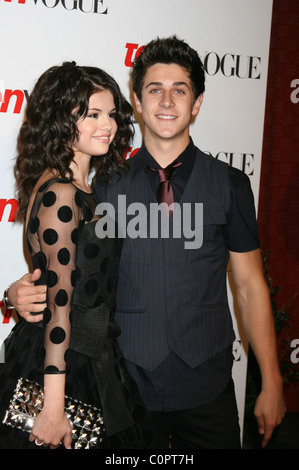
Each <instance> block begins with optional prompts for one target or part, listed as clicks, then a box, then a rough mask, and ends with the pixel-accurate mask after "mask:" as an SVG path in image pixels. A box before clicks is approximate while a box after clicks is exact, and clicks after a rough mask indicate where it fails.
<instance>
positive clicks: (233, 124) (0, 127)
mask: <svg viewBox="0 0 299 470" xmlns="http://www.w3.org/2000/svg"><path fill="white" fill-rule="evenodd" d="M271 14H272V0H263V1H262V2H261V1H260V0H226V1H223V0H186V1H185V2H182V1H181V0H163V1H161V0H0V24H1V27H0V41H1V42H0V43H1V60H0V168H1V171H0V181H1V184H0V259H1V269H0V292H1V293H2V292H3V291H4V289H5V288H6V287H7V286H8V285H9V284H10V283H11V282H12V281H13V280H14V279H18V278H19V277H20V276H22V275H23V274H25V273H26V272H28V270H30V264H28V254H27V252H26V249H25V247H24V241H23V227H22V226H21V225H20V224H19V223H15V222H14V220H15V212H16V210H17V207H18V202H17V200H16V193H15V182H14V176H13V166H14V159H15V156H16V138H17V134H18V129H19V127H20V125H21V123H22V119H23V113H24V110H25V107H26V101H27V97H28V93H29V92H30V91H31V89H32V87H33V85H34V83H35V81H36V80H37V78H38V77H39V76H40V75H41V73H43V72H44V71H45V70H46V69H47V68H48V67H50V66H52V65H56V64H61V63H62V62H63V61H65V60H75V61H76V62H77V63H78V64H80V65H95V66H98V67H101V68H103V69H105V70H106V71H107V72H109V73H110V74H111V75H113V76H114V78H115V79H116V80H117V81H118V83H119V84H120V87H121V89H122V91H123V93H124V94H125V96H126V97H127V98H128V99H130V98H131V93H130V83H129V74H130V70H131V67H132V62H133V60H134V57H135V55H136V54H138V51H139V49H140V47H142V46H143V45H145V44H146V43H147V42H149V41H150V40H151V39H153V38H155V37H157V36H159V37H167V36H171V35H173V34H176V35H177V36H178V37H180V38H181V39H184V40H185V41H187V42H188V43H189V44H190V45H191V46H192V47H193V48H194V49H196V50H197V51H198V53H199V55H200V56H201V58H202V61H203V63H204V66H205V70H206V92H205V96H204V102H203V105H202V108H201V110H200V114H199V115H198V116H197V118H196V120H195V122H194V123H193V124H192V126H191V136H192V138H193V140H194V142H195V144H196V145H197V146H198V147H199V148H200V149H201V150H203V151H204V152H207V153H209V154H211V155H212V156H213V157H214V158H217V159H219V160H222V161H224V162H226V163H227V164H228V165H231V166H233V167H236V168H239V169H240V170H242V171H243V172H244V173H246V174H247V175H248V176H249V178H250V181H251V184H252V189H253V192H254V195H255V201H256V203H257V201H258V192H259V178H260V167H261V151H262V139H263V123H264V110H265V96H266V84H267V69H268V53H269V41H270V30H271ZM141 142H142V133H141V129H140V127H139V124H138V123H137V122H136V135H135V140H134V143H133V144H132V147H131V148H130V149H128V153H127V156H126V157H127V158H130V157H131V156H132V155H134V153H136V151H137V149H138V148H139V147H140V145H141ZM228 285H229V300H230V305H231V309H232V312H233V321H234V325H235V331H236V335H237V339H236V341H235V343H234V359H235V361H234V369H233V373H234V379H235V384H236V389H237V400H238V407H239V412H240V424H241V427H242V424H243V414H244V397H245V381H246V368H247V357H246V352H247V340H246V337H245V336H244V332H243V329H242V325H241V323H240V318H239V312H238V309H237V306H236V301H235V296H234V286H233V282H232V280H231V273H230V270H229V268H228ZM15 321H16V319H15V316H14V313H13V312H12V311H4V310H3V309H2V316H1V317H0V342H1V343H2V342H3V339H4V338H5V337H6V336H7V335H8V334H9V332H10V330H11V328H12V327H13V325H14V323H15Z"/></svg>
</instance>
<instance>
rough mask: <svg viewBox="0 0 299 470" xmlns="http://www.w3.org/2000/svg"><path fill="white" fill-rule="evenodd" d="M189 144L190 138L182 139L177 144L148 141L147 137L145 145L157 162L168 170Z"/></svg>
mask: <svg viewBox="0 0 299 470" xmlns="http://www.w3.org/2000/svg"><path fill="white" fill-rule="evenodd" d="M189 142H190V139H189V136H188V139H180V140H179V141H175V142H172V141H171V140H168V141H165V140H164V141H160V140H158V139H154V140H153V139H147V138H146V136H145V137H144V144H145V146H146V148H147V150H148V152H149V153H150V154H151V156H152V157H153V158H154V159H155V160H156V162H157V163H158V164H159V165H160V167H161V168H166V167H167V166H168V165H170V164H171V163H172V162H173V161H174V160H176V159H177V158H178V156H179V155H181V153H182V152H183V151H184V150H185V148H186V147H187V146H188V145H189Z"/></svg>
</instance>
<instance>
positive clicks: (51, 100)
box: [15, 62, 134, 217]
mask: <svg viewBox="0 0 299 470" xmlns="http://www.w3.org/2000/svg"><path fill="white" fill-rule="evenodd" d="M101 90H109V91H111V93H112V95H113V98H114V104H115V107H116V118H115V119H116V123H117V126H118V129H117V133H116V136H115V138H114V140H113V142H112V143H111V145H110V147H109V151H108V153H107V154H106V155H104V156H101V158H96V157H92V158H91V168H90V169H91V170H92V169H94V170H95V175H94V179H95V178H96V177H97V175H98V174H100V173H101V174H103V176H104V177H105V179H106V180H107V182H109V181H110V179H111V175H112V173H113V172H114V171H116V172H120V171H121V168H122V167H125V166H126V165H125V160H124V155H125V153H126V151H127V149H128V147H129V144H130V141H131V139H132V137H133V135H134V127H133V122H132V116H133V110H132V107H131V105H130V104H129V103H128V101H127V100H126V99H125V97H124V96H123V95H122V93H121V91H120V88H119V86H118V84H117V83H116V81H115V80H114V79H113V78H112V77H111V76H110V75H109V74H108V73H106V72H105V71H104V70H101V69H99V68H96V67H84V66H78V65H76V63H75V62H64V63H63V64H62V65H60V66H54V67H51V68H49V69H48V70H47V71H46V72H44V73H43V74H42V75H41V77H40V78H39V79H38V81H37V83H36V85H35V87H34V89H33V91H32V93H31V94H30V96H29V99H28V104H27V108H26V114H25V120H24V122H23V124H22V126H21V128H20V132H19V136H18V156H17V158H16V164H15V177H16V181H17V190H18V199H19V210H18V214H19V215H20V216H22V217H25V216H26V210H27V207H28V202H29V199H30V195H31V192H32V190H33V188H34V186H35V184H36V182H37V181H38V179H39V178H40V176H41V175H42V173H43V172H44V171H45V170H46V169H50V170H54V171H57V172H58V174H60V175H61V176H62V177H64V176H65V175H66V174H67V173H68V175H70V179H72V173H71V172H70V168H69V165H70V163H71V161H72V160H73V158H74V152H73V149H72V144H73V142H74V141H75V140H76V138H77V137H78V130H77V121H78V119H80V118H81V117H85V116H86V115H87V112H88V103H89V99H90V97H91V95H92V94H93V93H95V92H97V91H101Z"/></svg>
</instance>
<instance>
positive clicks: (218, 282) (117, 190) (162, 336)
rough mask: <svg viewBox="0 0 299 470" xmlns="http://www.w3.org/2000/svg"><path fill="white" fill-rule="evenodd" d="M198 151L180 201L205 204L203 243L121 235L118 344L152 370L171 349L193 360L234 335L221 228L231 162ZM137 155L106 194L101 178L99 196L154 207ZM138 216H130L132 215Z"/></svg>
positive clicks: (195, 362) (194, 362)
mask: <svg viewBox="0 0 299 470" xmlns="http://www.w3.org/2000/svg"><path fill="white" fill-rule="evenodd" d="M196 151H197V154H196V159H195V164H194V168H193V171H192V174H191V176H190V179H189V181H188V183H187V186H186V188H185V191H184V193H183V196H182V198H181V200H180V206H181V207H183V204H184V203H192V204H194V203H196V202H197V203H198V202H201V203H203V211H204V212H203V214H204V215H203V244H202V246H201V248H199V249H196V250H193V249H189V250H188V249H185V248H184V242H185V241H186V240H187V239H185V238H184V237H182V238H172V237H171V236H170V237H169V238H164V239H163V238H161V237H160V238H157V239H153V238H149V237H148V238H136V239H131V238H129V237H126V238H125V239H124V246H123V251H122V256H121V264H120V273H119V285H118V291H117V309H116V321H117V323H118V324H119V326H120V328H121V330H122V334H121V336H120V338H119V343H120V346H121V349H122V351H123V354H124V356H125V357H126V358H127V359H129V360H130V361H131V362H134V363H135V364H137V365H140V366H142V367H144V368H146V369H148V370H153V369H154V368H155V367H157V366H158V365H159V364H160V363H161V362H162V361H163V360H164V359H165V358H166V357H167V355H168V354H169V352H170V351H173V352H175V354H177V355H178V356H179V357H180V358H181V359H182V360H183V361H184V362H186V364H188V365H189V366H191V367H196V366H198V365H199V364H200V363H202V362H204V361H205V360H207V359H209V358H210V357H213V356H214V355H215V354H217V353H218V352H219V351H222V350H224V349H225V348H226V347H227V346H228V345H230V344H231V343H232V341H233V340H234V337H235V336H234V332H233V329H232V321H231V315H230V312H229V307H228V303H227V294H226V266H227V261H228V251H227V249H226V247H225V244H224V239H223V229H222V227H223V224H225V222H226V217H227V212H228V207H229V197H230V195H229V176H228V167H227V165H226V164H224V163H222V162H219V161H217V160H215V159H213V158H212V157H210V156H208V155H206V154H204V153H202V152H201V151H200V150H198V149H197V150H196ZM137 159H138V154H137V155H136V156H135V157H133V158H132V159H131V160H130V164H131V171H130V172H129V174H128V176H125V177H123V178H121V180H120V181H119V182H118V183H117V184H115V185H112V186H110V187H109V188H108V190H107V193H106V192H105V191H104V187H102V186H101V184H100V183H98V184H97V185H96V188H95V193H96V195H97V198H98V200H101V201H108V202H110V203H112V204H113V206H114V207H115V208H116V209H117V206H118V195H120V194H121V195H125V196H126V203H127V207H128V206H129V205H130V204H132V203H134V202H142V203H143V204H144V205H145V206H146V207H147V208H148V209H149V205H150V203H153V202H155V201H156V199H155V194H154V193H153V191H152V189H151V188H150V186H149V184H148V182H147V179H146V177H145V175H144V172H143V171H141V172H137V173H135V172H134V166H135V163H136V162H137ZM116 212H117V211H116ZM148 213H149V210H148ZM116 215H117V216H119V215H120V214H116ZM123 215H124V214H122V216H123ZM133 217H134V215H132V216H127V222H128V223H129V222H130V220H132V218H133ZM172 217H173V216H172ZM172 217H171V218H172ZM171 218H170V220H171ZM194 222H195V219H194V218H193V223H194ZM148 224H150V220H148ZM170 229H171V224H170Z"/></svg>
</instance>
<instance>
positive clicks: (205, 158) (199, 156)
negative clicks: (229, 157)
mask: <svg viewBox="0 0 299 470" xmlns="http://www.w3.org/2000/svg"><path fill="white" fill-rule="evenodd" d="M195 161H196V162H197V164H198V165H203V164H204V165H206V166H208V167H211V168H213V169H216V170H217V169H219V171H221V170H222V171H225V172H228V171H229V166H228V164H227V163H225V162H222V161H221V160H217V159H216V158H215V157H213V156H212V155H211V154H209V153H206V152H203V151H202V150H200V149H199V148H198V147H195Z"/></svg>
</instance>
